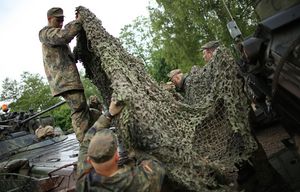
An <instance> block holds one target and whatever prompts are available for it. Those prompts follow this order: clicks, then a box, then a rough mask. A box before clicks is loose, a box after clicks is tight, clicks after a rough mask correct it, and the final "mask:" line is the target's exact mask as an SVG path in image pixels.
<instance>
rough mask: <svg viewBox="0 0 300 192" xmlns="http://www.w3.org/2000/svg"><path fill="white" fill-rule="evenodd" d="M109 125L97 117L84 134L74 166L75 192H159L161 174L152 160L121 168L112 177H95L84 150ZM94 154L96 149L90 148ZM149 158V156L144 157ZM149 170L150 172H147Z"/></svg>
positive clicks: (103, 118)
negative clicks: (75, 171) (77, 177)
mask: <svg viewBox="0 0 300 192" xmlns="http://www.w3.org/2000/svg"><path fill="white" fill-rule="evenodd" d="M109 124H110V121H109V120H108V119H107V118H106V117H104V115H102V116H100V118H99V119H98V121H97V122H96V123H95V124H94V126H93V127H92V128H90V129H89V130H88V132H87V133H86V134H85V137H84V140H83V142H82V144H81V145H80V150H79V158H78V163H77V169H78V170H77V171H78V172H77V173H78V175H79V180H78V182H77V187H76V190H77V191H126V190H127V191H160V187H161V185H162V182H163V178H164V174H165V170H164V168H163V166H162V164H161V163H160V162H158V161H156V160H152V159H150V160H144V161H142V162H141V163H140V164H139V165H138V166H127V165H125V166H124V167H123V168H120V170H119V171H118V172H117V173H116V174H115V175H114V176H112V177H103V176H101V175H98V174H97V173H96V172H95V171H94V170H93V168H92V167H91V165H90V164H89V163H87V161H86V158H87V154H88V147H89V144H90V141H91V139H92V138H93V137H94V135H95V134H96V133H97V132H99V131H100V130H103V129H104V128H107V127H108V126H109ZM94 149H95V150H97V149H96V148H94ZM147 157H149V156H147ZM149 168H150V169H149Z"/></svg>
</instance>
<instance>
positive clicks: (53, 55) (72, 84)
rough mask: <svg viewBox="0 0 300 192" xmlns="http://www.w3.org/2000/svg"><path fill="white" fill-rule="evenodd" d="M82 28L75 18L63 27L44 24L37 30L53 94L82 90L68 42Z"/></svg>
mask: <svg viewBox="0 0 300 192" xmlns="http://www.w3.org/2000/svg"><path fill="white" fill-rule="evenodd" d="M81 29H82V26H81V23H80V22H79V21H77V20H75V21H72V22H70V23H68V24H67V25H66V26H65V28H64V29H60V28H54V27H50V26H46V27H44V28H43V29H41V30H40V32H39V39H40V41H41V43H42V51H43V62H44V68H45V73H46V76H47V79H48V82H49V85H50V89H51V92H52V95H53V96H57V95H59V94H61V93H63V92H65V91H69V90H83V86H82V83H81V81H80V76H79V73H78V69H77V67H76V61H75V59H74V56H73V54H72V52H71V49H70V47H69V45H68V43H70V42H71V40H72V39H73V38H74V37H75V36H76V35H77V34H78V33H79V31H80V30H81Z"/></svg>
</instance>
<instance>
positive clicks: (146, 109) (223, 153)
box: [75, 7, 256, 191]
mask: <svg viewBox="0 0 300 192" xmlns="http://www.w3.org/2000/svg"><path fill="white" fill-rule="evenodd" d="M78 11H79V14H80V15H81V18H82V20H83V28H84V32H83V33H81V34H80V36H78V39H77V47H76V49H75V50H76V53H77V55H78V56H79V58H80V59H81V61H82V62H83V64H84V67H85V69H86V73H87V75H88V77H89V78H90V79H91V80H92V81H93V83H94V84H95V85H96V86H97V87H98V88H99V90H100V91H101V93H102V96H103V98H104V99H105V102H106V103H109V99H110V98H111V97H114V98H117V99H119V100H123V101H125V103H126V107H125V108H124V109H123V111H122V114H121V115H120V119H119V125H118V126H119V129H118V134H119V135H120V136H121V137H122V139H123V141H125V144H126V146H127V148H128V149H130V150H132V149H142V150H143V151H146V152H147V153H149V154H152V155H154V156H156V157H157V158H158V159H160V160H161V161H162V162H163V163H164V164H165V165H166V168H167V171H168V177H169V178H170V179H171V180H172V181H175V182H176V183H178V184H180V185H183V186H185V187H187V188H188V189H190V190H196V191H206V190H207V191H208V190H216V191H217V190H220V191H222V190H226V189H227V186H226V184H224V183H223V182H222V181H221V180H222V179H220V178H222V177H220V176H226V178H231V179H234V178H235V177H236V168H235V164H238V163H240V162H241V161H242V160H245V159H247V158H248V157H249V156H250V155H251V153H252V152H253V151H254V150H255V149H256V143H255V141H254V139H253V138H252V137H251V135H250V131H249V129H248V127H249V126H248V120H247V106H248V105H247V103H246V100H245V99H246V98H244V99H242V98H243V97H244V96H243V94H242V91H241V87H242V85H241V82H240V80H238V79H237V75H236V70H235V65H234V63H233V61H232V60H230V59H228V58H229V57H227V56H226V54H227V53H226V52H225V53H224V54H225V55H223V56H222V57H220V58H219V59H220V61H219V62H212V63H209V64H208V65H207V66H206V67H205V68H203V69H193V70H192V74H191V76H196V77H198V78H194V80H193V81H194V82H193V84H195V85H196V86H195V87H194V88H195V89H194V90H197V89H199V91H198V92H195V91H191V92H190V93H187V96H190V99H188V104H190V105H188V104H183V103H181V102H178V101H176V100H175V99H174V98H173V96H172V94H171V93H170V92H168V91H166V90H164V89H162V87H161V86H159V85H158V83H157V82H155V81H154V80H153V79H152V78H151V77H150V75H149V74H147V73H146V71H145V68H144V64H143V63H142V62H141V61H140V60H138V59H137V58H135V57H133V56H132V55H130V54H129V53H128V52H127V51H126V50H125V49H123V47H122V46H121V44H120V42H119V41H118V39H116V38H114V37H113V36H111V35H110V34H108V33H107V32H106V30H105V29H104V28H103V26H102V24H101V21H100V20H99V19H98V18H97V17H96V16H95V15H94V14H93V13H91V12H90V11H89V10H88V9H86V8H84V7H79V8H78ZM220 51H221V49H220ZM192 90H193V89H192ZM192 101H193V102H192Z"/></svg>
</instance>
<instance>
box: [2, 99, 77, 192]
mask: <svg viewBox="0 0 300 192" xmlns="http://www.w3.org/2000/svg"><path fill="white" fill-rule="evenodd" d="M64 103H65V101H62V102H59V103H57V104H56V105H54V106H52V107H50V108H48V109H46V110H44V111H41V112H39V113H36V114H34V113H33V111H31V112H28V113H24V112H20V113H11V114H4V115H2V117H1V121H0V133H1V138H0V147H1V151H0V185H1V187H0V191H3V192H4V191H62V190H63V191H72V190H74V188H75V181H76V175H75V171H74V170H75V167H76V162H77V156H78V147H79V144H78V142H77V139H76V137H75V135H74V134H70V135H57V136H56V135H51V136H46V137H45V138H38V137H37V136H36V135H35V134H34V130H35V129H36V128H37V127H38V126H39V125H42V126H45V125H51V121H52V119H51V117H46V118H45V117H44V118H41V117H40V116H41V115H42V114H44V113H46V112H48V111H50V110H53V109H55V108H56V107H58V106H60V105H62V104H64ZM38 117H40V118H39V119H37V118H38Z"/></svg>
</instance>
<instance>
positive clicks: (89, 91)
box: [80, 71, 102, 101]
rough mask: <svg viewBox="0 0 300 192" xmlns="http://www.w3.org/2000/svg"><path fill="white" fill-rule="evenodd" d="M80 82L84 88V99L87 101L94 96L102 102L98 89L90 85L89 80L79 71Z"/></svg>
mask: <svg viewBox="0 0 300 192" xmlns="http://www.w3.org/2000/svg"><path fill="white" fill-rule="evenodd" d="M80 78H81V82H82V84H83V87H84V94H85V97H86V98H87V99H88V98H89V97H90V96H92V95H96V96H97V97H98V98H99V100H100V101H102V96H101V94H100V91H99V90H98V88H97V87H96V86H95V85H94V84H93V83H92V81H91V80H90V79H89V78H86V77H84V72H83V71H80Z"/></svg>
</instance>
